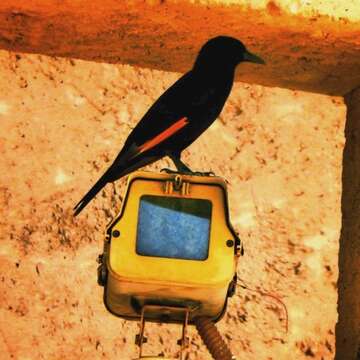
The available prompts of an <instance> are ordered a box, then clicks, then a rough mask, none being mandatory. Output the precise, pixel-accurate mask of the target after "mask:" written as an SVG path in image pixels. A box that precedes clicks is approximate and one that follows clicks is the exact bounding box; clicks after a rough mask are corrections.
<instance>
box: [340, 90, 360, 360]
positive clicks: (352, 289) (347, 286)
mask: <svg viewBox="0 0 360 360" xmlns="http://www.w3.org/2000/svg"><path fill="white" fill-rule="evenodd" d="M345 100H346V105H347V109H348V111H347V120H346V128H345V136H346V146H345V150H344V159H343V176H342V184H343V192H342V200H341V209H342V229H341V238H340V252H339V280H338V287H339V301H338V312H339V322H338V324H337V327H336V359H338V360H342V359H354V360H355V359H359V358H360V297H359V294H360V232H359V229H360V217H359V215H360V197H359V191H360V167H359V163H360V143H359V139H360V90H359V89H357V90H354V91H352V92H351V93H350V94H348V95H347V96H346V97H345Z"/></svg>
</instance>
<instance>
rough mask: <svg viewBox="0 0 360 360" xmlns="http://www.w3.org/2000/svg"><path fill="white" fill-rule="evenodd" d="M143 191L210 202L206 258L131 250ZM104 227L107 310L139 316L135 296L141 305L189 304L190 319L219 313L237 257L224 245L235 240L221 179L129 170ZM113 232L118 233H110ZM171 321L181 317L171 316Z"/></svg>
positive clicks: (134, 241) (231, 249) (134, 242)
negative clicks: (107, 240)
mask: <svg viewBox="0 0 360 360" xmlns="http://www.w3.org/2000/svg"><path fill="white" fill-rule="evenodd" d="M145 194H146V195H155V196H156V195H157V196H170V197H171V196H173V197H185V198H190V199H207V200H210V201H211V202H212V214H211V229H210V241H209V253H208V258H207V259H205V260H202V261H198V260H186V259H174V258H161V257H151V256H142V255H138V254H137V253H136V250H135V249H136V231H137V221H138V217H137V214H138V210H139V203H140V198H141V196H142V195H145ZM109 229H110V230H109V233H110V250H109V251H108V254H107V258H106V260H107V268H108V271H109V272H108V279H107V285H106V291H105V303H106V305H107V307H108V309H109V310H110V311H111V312H113V313H114V314H116V315H119V316H123V317H125V318H129V317H130V318H134V317H135V318H138V317H139V311H136V309H134V300H135V302H137V303H138V305H139V306H140V307H141V306H143V305H144V304H146V303H149V302H150V303H156V302H157V301H158V302H159V305H169V303H172V304H176V306H186V307H190V308H192V313H191V315H190V318H192V317H193V316H199V315H202V316H210V317H212V318H214V319H215V318H217V317H219V316H220V315H221V313H222V311H223V309H224V306H225V302H226V297H227V290H228V286H229V283H230V282H231V280H232V279H233V276H234V274H235V271H236V260H237V257H236V256H235V254H234V246H228V244H227V241H228V240H232V241H233V244H235V234H234V232H233V230H232V228H231V225H230V222H229V219H228V206H227V193H226V184H225V182H224V181H223V180H222V179H221V178H219V177H213V176H211V177H204V176H185V175H184V176H183V175H182V176H181V177H180V178H179V176H178V177H177V178H176V176H175V175H173V174H163V173H162V174H155V173H149V172H136V173H133V174H132V175H131V176H130V177H129V180H128V186H127V190H126V197H125V200H124V202H123V207H122V209H121V211H120V214H119V216H118V218H116V219H115V220H114V222H113V223H112V224H111V225H110V226H109ZM115 230H117V231H119V233H120V236H118V237H114V236H112V235H111V234H113V233H114V231H115ZM179 241H181V239H179ZM159 316H160V315H159ZM170 317H171V316H170ZM154 319H156V316H155V315H154ZM158 320H159V319H158ZM172 320H173V321H175V322H181V321H182V320H181V319H180V318H176V316H175V317H174V318H173V319H172Z"/></svg>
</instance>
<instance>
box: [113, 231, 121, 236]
mask: <svg viewBox="0 0 360 360" xmlns="http://www.w3.org/2000/svg"><path fill="white" fill-rule="evenodd" d="M112 236H113V237H119V236H120V231H119V230H114V231H113V232H112Z"/></svg>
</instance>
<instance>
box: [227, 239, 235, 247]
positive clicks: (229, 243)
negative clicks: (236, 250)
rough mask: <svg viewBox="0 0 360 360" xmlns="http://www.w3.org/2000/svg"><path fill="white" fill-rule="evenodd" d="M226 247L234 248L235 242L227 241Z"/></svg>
mask: <svg viewBox="0 0 360 360" xmlns="http://www.w3.org/2000/svg"><path fill="white" fill-rule="evenodd" d="M226 246H227V247H233V246H234V240H226Z"/></svg>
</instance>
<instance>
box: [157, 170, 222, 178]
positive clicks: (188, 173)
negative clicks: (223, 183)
mask: <svg viewBox="0 0 360 360" xmlns="http://www.w3.org/2000/svg"><path fill="white" fill-rule="evenodd" d="M160 172H165V173H167V174H180V175H190V176H216V175H215V173H214V172H213V171H206V172H200V171H178V170H172V169H168V168H163V169H161V170H160Z"/></svg>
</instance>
